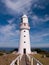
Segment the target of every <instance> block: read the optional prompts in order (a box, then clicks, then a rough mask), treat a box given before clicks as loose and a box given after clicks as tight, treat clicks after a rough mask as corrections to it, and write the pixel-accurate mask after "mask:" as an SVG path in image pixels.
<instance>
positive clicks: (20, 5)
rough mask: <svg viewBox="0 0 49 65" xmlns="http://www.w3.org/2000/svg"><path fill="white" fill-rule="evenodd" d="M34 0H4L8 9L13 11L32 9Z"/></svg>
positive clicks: (20, 11) (22, 11)
mask: <svg viewBox="0 0 49 65" xmlns="http://www.w3.org/2000/svg"><path fill="white" fill-rule="evenodd" d="M31 1H32V0H26V1H25V0H16V1H15V2H14V1H12V0H4V1H2V2H3V3H4V4H5V5H6V7H7V8H9V9H8V11H9V12H10V10H11V12H12V11H13V13H24V12H27V11H28V10H29V9H30V6H31Z"/></svg>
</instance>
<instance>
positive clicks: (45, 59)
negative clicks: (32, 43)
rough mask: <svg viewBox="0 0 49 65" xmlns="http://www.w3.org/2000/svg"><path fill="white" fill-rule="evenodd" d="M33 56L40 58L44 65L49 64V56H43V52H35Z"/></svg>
mask: <svg viewBox="0 0 49 65" xmlns="http://www.w3.org/2000/svg"><path fill="white" fill-rule="evenodd" d="M31 57H35V58H36V59H38V60H39V61H40V62H41V63H43V65H49V58H48V57H45V58H44V57H42V55H41V54H34V55H31Z"/></svg>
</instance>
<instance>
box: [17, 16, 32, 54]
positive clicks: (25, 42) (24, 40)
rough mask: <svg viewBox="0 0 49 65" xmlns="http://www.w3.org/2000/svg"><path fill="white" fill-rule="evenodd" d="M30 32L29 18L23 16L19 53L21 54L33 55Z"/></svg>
mask: <svg viewBox="0 0 49 65" xmlns="http://www.w3.org/2000/svg"><path fill="white" fill-rule="evenodd" d="M29 30H30V26H29V23H28V17H27V16H26V15H23V16H22V19H21V24H20V45H19V51H18V52H19V53H20V54H30V53H31V48H30V36H29Z"/></svg>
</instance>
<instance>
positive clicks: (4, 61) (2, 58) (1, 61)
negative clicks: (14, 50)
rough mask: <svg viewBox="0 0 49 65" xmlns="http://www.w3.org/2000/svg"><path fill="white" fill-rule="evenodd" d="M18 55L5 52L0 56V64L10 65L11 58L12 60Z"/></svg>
mask: <svg viewBox="0 0 49 65" xmlns="http://www.w3.org/2000/svg"><path fill="white" fill-rule="evenodd" d="M17 56H18V55H15V54H6V55H3V56H0V65H10V63H11V62H12V60H14V59H15V58H16V57H17Z"/></svg>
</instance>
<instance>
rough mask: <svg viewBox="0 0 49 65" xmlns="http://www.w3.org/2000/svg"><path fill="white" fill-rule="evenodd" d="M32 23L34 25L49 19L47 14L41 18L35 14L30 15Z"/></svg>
mask: <svg viewBox="0 0 49 65" xmlns="http://www.w3.org/2000/svg"><path fill="white" fill-rule="evenodd" d="M31 18H32V20H33V21H32V23H33V25H34V26H36V25H37V24H40V23H41V22H47V21H49V16H48V15H45V16H44V17H43V18H41V17H39V16H37V15H33V16H32V17H31Z"/></svg>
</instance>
